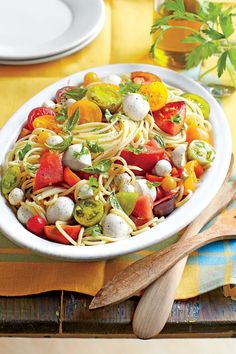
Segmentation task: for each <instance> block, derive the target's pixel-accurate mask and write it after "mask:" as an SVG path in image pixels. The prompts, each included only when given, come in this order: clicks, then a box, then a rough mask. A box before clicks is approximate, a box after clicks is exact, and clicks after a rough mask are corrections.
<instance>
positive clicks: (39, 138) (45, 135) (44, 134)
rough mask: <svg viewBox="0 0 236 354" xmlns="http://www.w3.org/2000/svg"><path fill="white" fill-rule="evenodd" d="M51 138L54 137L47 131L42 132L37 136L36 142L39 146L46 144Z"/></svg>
mask: <svg viewBox="0 0 236 354" xmlns="http://www.w3.org/2000/svg"><path fill="white" fill-rule="evenodd" d="M50 136H52V134H51V133H50V132H48V131H47V130H42V131H40V132H38V134H37V135H36V138H35V141H36V142H37V143H39V144H44V143H45V142H46V140H47V139H48V138H49V137H50Z"/></svg>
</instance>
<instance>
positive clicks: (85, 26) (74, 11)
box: [0, 0, 105, 60]
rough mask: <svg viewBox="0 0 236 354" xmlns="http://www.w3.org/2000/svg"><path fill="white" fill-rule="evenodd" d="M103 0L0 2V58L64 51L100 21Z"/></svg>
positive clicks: (20, 57) (91, 32) (42, 54)
mask: <svg viewBox="0 0 236 354" xmlns="http://www.w3.org/2000/svg"><path fill="white" fill-rule="evenodd" d="M104 16H105V8H104V3H103V0H86V1H85V0H40V1H38V0H21V1H16V0H7V1H1V2H0V59H2V60H22V59H23V60H27V59H36V58H42V57H47V56H50V55H55V54H58V53H61V52H65V51H67V50H69V49H71V48H73V47H75V46H78V45H79V44H80V43H82V42H84V41H86V40H87V39H88V38H90V37H91V36H92V35H93V34H94V32H96V31H97V29H98V28H100V27H101V23H103V21H104Z"/></svg>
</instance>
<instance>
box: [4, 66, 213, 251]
mask: <svg viewBox="0 0 236 354" xmlns="http://www.w3.org/2000/svg"><path fill="white" fill-rule="evenodd" d="M209 113H210V108H209V105H208V103H207V102H206V101H205V100H204V99H203V98H202V97H200V96H198V95H195V94H193V93H184V92H182V91H181V90H180V89H178V88H175V87H171V86H169V85H167V84H165V83H164V82H162V81H161V79H160V78H159V77H158V76H156V75H155V74H152V73H146V72H132V73H130V74H129V75H127V74H126V75H121V76H118V75H110V76H108V77H106V78H99V77H98V76H97V75H96V74H95V73H88V74H86V75H85V77H84V82H83V83H82V84H80V85H78V86H66V87H63V88H61V89H59V90H58V91H57V92H56V95H55V97H54V98H53V99H52V100H48V101H46V102H45V103H44V104H43V105H42V106H41V107H37V108H35V109H33V110H32V111H31V112H30V113H29V116H28V121H27V124H26V126H25V127H24V128H23V129H22V131H21V134H20V136H19V138H18V140H17V142H16V143H15V145H14V147H13V148H12V150H11V151H9V153H8V155H7V157H6V161H5V165H4V166H3V176H2V184H1V185H2V193H3V194H4V195H5V197H6V199H7V200H8V202H9V204H10V205H11V207H12V208H13V210H14V212H15V213H16V215H17V218H18V219H19V221H20V222H21V223H22V224H23V225H25V226H26V228H27V229H28V230H29V231H31V232H32V233H34V234H35V235H37V236H39V237H43V238H45V239H47V240H50V241H52V242H58V243H63V244H69V245H74V246H89V245H100V244H105V243H110V242H115V241H119V240H122V239H125V238H127V237H132V236H135V235H137V234H140V233H142V232H145V231H147V230H148V229H150V228H151V227H154V226H157V225H158V223H160V222H161V221H162V220H163V219H164V218H165V217H167V216H168V215H169V214H170V213H172V212H173V211H174V210H175V209H176V208H178V207H180V206H182V205H183V204H184V203H186V202H187V201H188V200H189V199H190V198H191V196H192V194H193V192H194V190H195V189H196V188H197V186H198V183H199V179H200V178H201V175H202V174H204V170H205V169H207V168H208V167H209V166H210V165H211V163H212V162H213V160H214V157H215V151H214V148H213V147H212V145H211V124H210V122H209V120H208V116H209Z"/></svg>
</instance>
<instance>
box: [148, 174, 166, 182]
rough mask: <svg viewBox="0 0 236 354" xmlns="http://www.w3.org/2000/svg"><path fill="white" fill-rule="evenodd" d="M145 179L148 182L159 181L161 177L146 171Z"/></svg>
mask: <svg viewBox="0 0 236 354" xmlns="http://www.w3.org/2000/svg"><path fill="white" fill-rule="evenodd" d="M146 179H147V180H148V181H149V182H161V181H162V180H163V177H159V176H156V175H151V174H150V173H146Z"/></svg>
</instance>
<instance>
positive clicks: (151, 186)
mask: <svg viewBox="0 0 236 354" xmlns="http://www.w3.org/2000/svg"><path fill="white" fill-rule="evenodd" d="M146 185H147V187H148V188H149V189H151V188H153V187H159V186H160V185H161V182H150V181H147V182H146Z"/></svg>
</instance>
